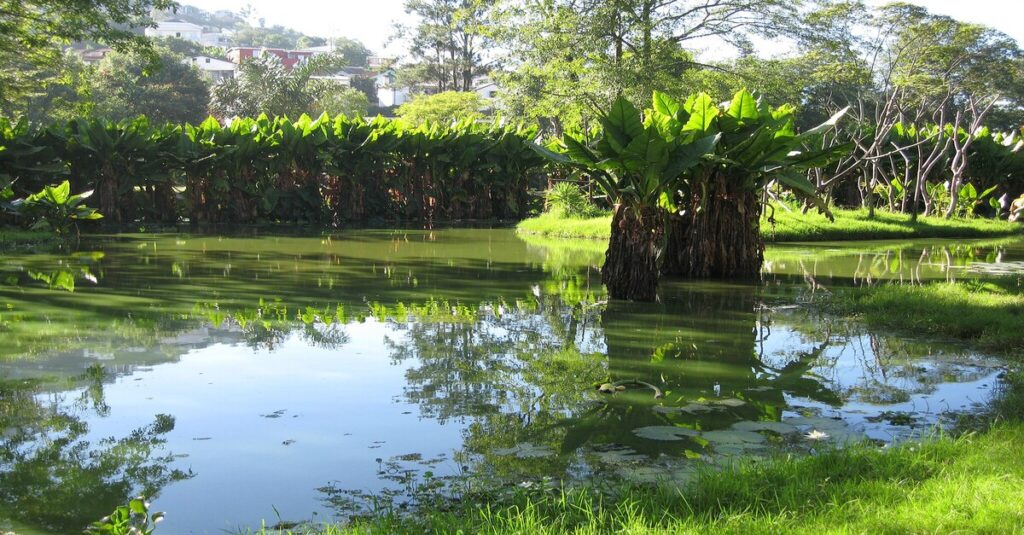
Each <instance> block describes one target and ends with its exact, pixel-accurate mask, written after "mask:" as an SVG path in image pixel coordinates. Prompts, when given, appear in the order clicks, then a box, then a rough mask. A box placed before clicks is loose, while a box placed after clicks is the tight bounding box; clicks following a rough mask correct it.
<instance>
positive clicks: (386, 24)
mask: <svg viewBox="0 0 1024 535" xmlns="http://www.w3.org/2000/svg"><path fill="white" fill-rule="evenodd" d="M179 1H180V2H181V3H182V4H188V5H194V6H196V7H199V8H202V9H205V10H207V11H216V10H219V9H227V10H230V11H236V12H237V11H239V10H241V9H242V8H243V7H244V6H245V5H246V4H248V5H251V6H252V7H253V8H254V9H255V10H256V14H257V16H258V17H263V18H265V19H266V24H267V25H268V26H272V25H275V24H280V25H281V26H286V27H290V28H295V29H296V30H299V31H301V32H303V33H305V34H308V35H317V36H321V37H332V36H344V37H350V38H353V39H358V40H360V41H362V42H363V44H365V45H366V46H368V47H369V48H370V49H371V50H374V51H375V52H378V53H380V52H385V51H386V52H387V53H389V54H392V55H397V54H401V53H402V52H404V50H403V49H402V48H401V46H400V45H392V46H391V47H390V48H388V49H385V42H386V41H387V39H388V38H389V37H390V36H391V35H392V33H394V32H393V30H392V28H393V25H394V23H395V22H396V21H409V20H410V16H408V15H406V14H405V10H404V9H403V7H402V4H403V0H179ZM869 1H871V2H872V3H875V4H882V3H885V2H884V1H883V0H869ZM910 1H911V2H912V3H915V4H919V5H922V6H925V7H927V8H928V9H929V10H930V11H932V12H933V13H938V14H942V15H949V16H951V17H954V18H956V19H959V20H963V21H967V22H973V23H977V24H984V25H987V26H991V27H993V28H995V29H997V30H1000V31H1002V32H1005V33H1006V34H1008V35H1010V36H1012V37H1014V38H1015V39H1016V40H1017V42H1018V43H1024V0H910Z"/></svg>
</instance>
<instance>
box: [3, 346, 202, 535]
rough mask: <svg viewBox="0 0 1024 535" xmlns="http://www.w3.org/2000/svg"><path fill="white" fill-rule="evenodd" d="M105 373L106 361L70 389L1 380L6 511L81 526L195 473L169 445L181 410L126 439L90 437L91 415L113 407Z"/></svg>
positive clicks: (64, 529) (26, 519)
mask: <svg viewBox="0 0 1024 535" xmlns="http://www.w3.org/2000/svg"><path fill="white" fill-rule="evenodd" d="M103 380H104V372H103V368H102V367H99V366H94V367H92V368H90V369H89V371H88V372H87V373H86V374H85V375H83V376H82V377H80V378H79V380H77V381H74V383H84V386H78V385H69V386H71V387H72V389H71V390H70V391H67V390H64V391H60V390H58V391H54V390H49V389H47V388H46V386H45V385H44V383H42V382H41V381H36V380H9V379H5V380H2V381H0V407H2V408H3V410H0V430H3V433H2V435H0V518H3V519H6V520H8V521H14V522H18V523H21V524H25V525H28V526H33V527H36V528H41V529H44V530H48V531H53V532H58V533H70V532H76V531H80V530H82V529H84V527H85V526H86V525H87V524H88V522H89V521H90V520H95V519H99V518H100V517H102V516H104V515H106V514H107V513H109V512H110V511H111V510H113V509H114V508H115V507H117V506H118V505H121V504H123V503H125V502H126V501H127V500H128V499H130V498H132V497H134V496H137V495H139V494H142V495H146V496H153V495H155V494H157V493H159V492H160V490H161V489H162V488H163V487H165V486H166V485H168V484H170V483H173V482H176V481H182V480H184V479H187V478H189V477H191V475H192V474H190V473H189V472H187V471H183V470H180V469H177V468H173V467H172V465H173V460H174V458H173V456H172V455H171V454H170V453H167V452H165V451H164V448H163V446H164V444H165V442H166V439H165V438H164V437H165V435H166V434H167V433H169V432H170V431H172V430H173V429H174V417H173V416H170V415H166V414H159V415H157V416H156V418H155V419H154V421H153V423H151V424H148V425H146V426H143V427H140V428H137V429H134V430H132V431H131V432H129V433H127V434H126V435H124V436H122V437H121V438H116V437H113V436H110V437H105V438H102V439H99V440H95V441H90V440H88V439H87V435H88V433H89V423H88V421H89V420H90V419H92V418H105V417H107V416H109V415H110V412H111V407H110V405H109V404H108V403H107V401H106V399H105V398H104V387H103ZM76 394H77V397H76Z"/></svg>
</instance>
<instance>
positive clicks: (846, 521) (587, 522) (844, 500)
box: [266, 424, 1024, 535]
mask: <svg viewBox="0 0 1024 535" xmlns="http://www.w3.org/2000/svg"><path fill="white" fill-rule="evenodd" d="M1022 440H1024V426H1021V425H1016V424H1012V425H1011V424H1000V425H998V426H996V427H995V428H993V429H992V430H990V431H989V432H987V433H984V434H969V435H965V436H961V437H959V438H956V439H951V438H945V439H939V440H931V441H927V442H925V443H923V444H905V445H903V446H900V447H896V448H893V449H890V450H880V449H878V448H875V447H870V446H859V447H853V448H850V449H846V450H842V451H829V452H826V453H823V454H821V455H818V456H814V457H808V458H804V459H800V460H796V461H787V460H783V459H779V460H775V461H771V462H764V463H756V462H753V461H750V462H746V463H743V464H739V465H736V466H733V467H730V468H727V469H725V470H722V471H707V472H704V473H702V474H700V475H699V476H698V477H697V478H696V479H695V480H694V481H693V483H692V484H691V485H690V486H688V487H687V488H685V489H674V488H671V487H667V486H665V487H650V488H643V487H629V488H620V489H618V490H619V491H620V493H621V494H619V496H618V497H617V498H610V497H608V496H609V494H608V493H599V492H596V491H591V490H580V491H574V492H553V493H549V494H546V495H545V494H539V493H536V494H533V495H528V494H521V495H519V496H517V497H515V498H512V499H511V500H510V501H509V502H508V503H505V504H504V505H502V506H487V505H485V504H475V503H467V504H465V505H463V506H460V507H459V508H457V509H456V510H455V511H451V512H433V513H427V514H425V515H420V516H417V517H414V518H410V517H396V516H390V515H384V516H378V517H375V518H372V519H369V520H363V521H360V522H357V523H355V524H353V525H350V526H327V527H326V528H323V529H322V531H321V532H322V533H326V534H338V535H340V534H349V533H415V532H418V533H423V532H431V533H495V534H498V533H531V534H533V533H551V534H556V533H581V534H583V533H588V534H589V533H594V534H597V533H778V532H787V533H950V532H954V531H958V532H969V533H1011V532H1014V531H1015V530H1019V529H1020V526H1022V525H1024V463H1020V462H1019V457H1018V454H1017V450H1018V447H1019V446H1018V445H1019V444H1020V442H1021V441H1022ZM266 533H270V532H269V531H267V532H266Z"/></svg>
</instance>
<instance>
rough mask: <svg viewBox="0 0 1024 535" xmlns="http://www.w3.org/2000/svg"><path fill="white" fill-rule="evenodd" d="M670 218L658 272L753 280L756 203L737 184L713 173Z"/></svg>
mask: <svg viewBox="0 0 1024 535" xmlns="http://www.w3.org/2000/svg"><path fill="white" fill-rule="evenodd" d="M695 186H696V187H694V189H693V194H692V195H691V196H690V198H689V199H687V201H688V202H686V203H685V204H684V206H685V207H686V210H685V212H683V215H681V216H674V217H673V218H672V219H671V220H670V221H671V226H670V227H669V228H668V229H667V232H668V234H669V237H668V240H667V247H666V250H665V261H664V264H663V269H662V272H663V273H664V274H666V275H670V276H677V277H684V278H690V279H706V278H730V279H757V278H760V276H761V265H762V263H763V262H764V240H763V239H762V237H761V203H760V202H759V201H758V198H757V193H756V191H755V190H753V189H751V188H749V187H743V185H741V184H739V181H738V180H731V179H730V178H729V177H727V176H725V175H724V174H722V173H720V172H717V171H713V172H711V173H709V174H708V175H707V176H705V177H703V178H702V183H699V184H695Z"/></svg>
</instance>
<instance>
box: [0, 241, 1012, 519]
mask: <svg viewBox="0 0 1024 535" xmlns="http://www.w3.org/2000/svg"><path fill="white" fill-rule="evenodd" d="M601 260H602V246H601V244H588V243H586V242H570V243H568V244H566V243H562V244H550V243H527V242H524V241H523V240H522V239H520V238H518V237H517V236H516V235H515V234H514V233H513V232H512V231H509V230H482V229H457V230H443V231H351V232H342V233H335V234H332V235H323V236H312V237H310V236H288V235H262V234H256V233H253V232H249V233H246V234H235V235H232V236H205V235H185V234H180V235H169V234H161V235H145V234H139V235H118V236H110V237H103V238H94V239H92V240H91V241H89V242H88V243H86V244H84V245H83V247H82V252H80V253H76V254H73V255H63V256H62V255H54V254H28V253H24V254H22V253H16V254H5V255H4V256H3V257H2V258H0V283H2V284H0V339H2V342H0V529H14V530H16V531H17V532H19V533H35V532H41V533H68V532H79V531H80V530H81V528H82V527H83V526H84V525H85V524H87V523H88V522H90V521H93V520H96V519H98V518H100V517H102V516H104V515H105V514H107V513H109V512H110V511H111V510H112V509H113V508H114V507H115V506H117V505H118V504H121V503H123V502H125V501H126V500H127V499H128V498H130V497H131V496H135V495H138V494H139V493H143V494H145V495H146V496H149V497H151V500H152V502H153V509H154V510H159V511H166V512H167V513H168V516H167V519H166V521H165V523H164V524H161V531H163V532H166V533H218V532H223V531H225V530H227V531H239V530H245V529H246V528H250V527H258V526H259V525H260V523H261V521H266V522H267V524H268V525H273V524H275V523H278V522H300V521H329V520H335V519H339V518H340V519H344V518H346V517H347V516H350V515H352V514H357V513H360V512H365V511H367V510H372V509H374V508H375V507H405V506H410V505H414V504H415V503H416V502H418V501H423V500H426V499H432V498H435V497H443V496H453V495H456V496H457V495H459V494H460V493H465V492H471V491H473V490H477V489H481V488H496V489H500V488H503V487H513V486H517V485H518V486H531V485H543V484H545V483H546V482H548V481H551V480H574V481H579V480H586V479H588V478H591V479H593V478H600V479H602V480H609V479H617V478H627V479H633V480H637V481H640V482H658V481H661V482H668V483H684V482H686V481H687V479H688V478H689V477H690V476H691V474H692V473H693V472H694V470H696V469H697V468H698V467H701V466H704V465H706V464H708V463H712V464H720V463H727V462H730V459H732V458H734V457H735V456H737V455H749V454H753V455H770V454H773V453H778V452H799V453H803V452H813V451H815V450H818V449H821V448H823V447H831V446H832V445H834V444H843V443H846V442H848V441H853V440H864V439H868V440H873V441H875V442H877V443H879V444H886V443H891V442H893V441H897V440H901V439H906V438H908V437H914V436H918V435H921V434H925V433H927V432H929V430H930V429H933V428H934V426H936V425H946V424H948V423H949V422H950V421H951V420H952V419H953V418H955V417H956V416H957V415H958V414H962V413H964V412H970V411H973V410H977V409H978V408H979V407H981V406H982V405H983V404H984V403H985V402H986V401H988V400H989V399H990V398H991V396H992V394H993V391H994V390H995V389H996V388H997V387H998V383H999V379H998V375H999V374H1000V373H1001V363H1000V362H999V361H998V360H995V359H993V358H990V357H987V356H985V355H980V354H977V353H974V352H971V351H969V350H966V349H964V348H963V347H961V346H960V345H958V344H956V343H955V342H952V341H949V340H941V339H931V338H929V339H924V338H908V337H906V336H900V335H894V334H891V333H887V332H878V331H873V330H869V329H867V328H865V327H864V326H862V325H859V324H856V323H850V322H848V321H844V320H843V319H840V318H834V317H830V316H829V315H828V314H826V313H825V312H823V310H822V308H821V307H818V306H816V303H819V302H821V301H822V300H823V299H827V296H828V295H830V294H831V293H833V292H840V291H856V290H855V288H856V287H859V286H862V285H868V284H879V283H885V282H887V281H893V280H895V281H902V282H904V283H918V282H923V281H928V280H936V279H940V280H945V279H956V278H962V277H978V276H981V277H984V276H988V275H989V274H991V273H1004V272H1014V271H1015V270H1016V271H1018V272H1019V271H1020V268H1021V265H1022V264H1021V262H1022V261H1024V241H1021V240H1019V239H1018V240H1012V239H1011V240H1000V241H988V242H974V243H971V242H967V243H965V242H963V241H962V240H961V241H941V240H935V241H919V242H913V243H895V244H894V243H891V242H879V243H867V242H862V243H854V244H851V243H845V244H814V245H790V246H776V247H770V248H769V249H768V251H767V252H766V266H765V270H766V275H765V282H764V284H760V285H753V284H730V283H722V282H703V283H684V282H669V283H666V284H664V285H663V287H662V289H661V292H660V302H658V303H655V304H631V303H622V302H608V301H607V299H606V297H605V295H604V293H603V290H602V288H601V285H600V276H599V272H598V268H599V266H600V263H601ZM602 385H603V390H605V391H608V392H611V393H603V392H601V391H600V390H601V389H599V388H598V387H601V386H602Z"/></svg>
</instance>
